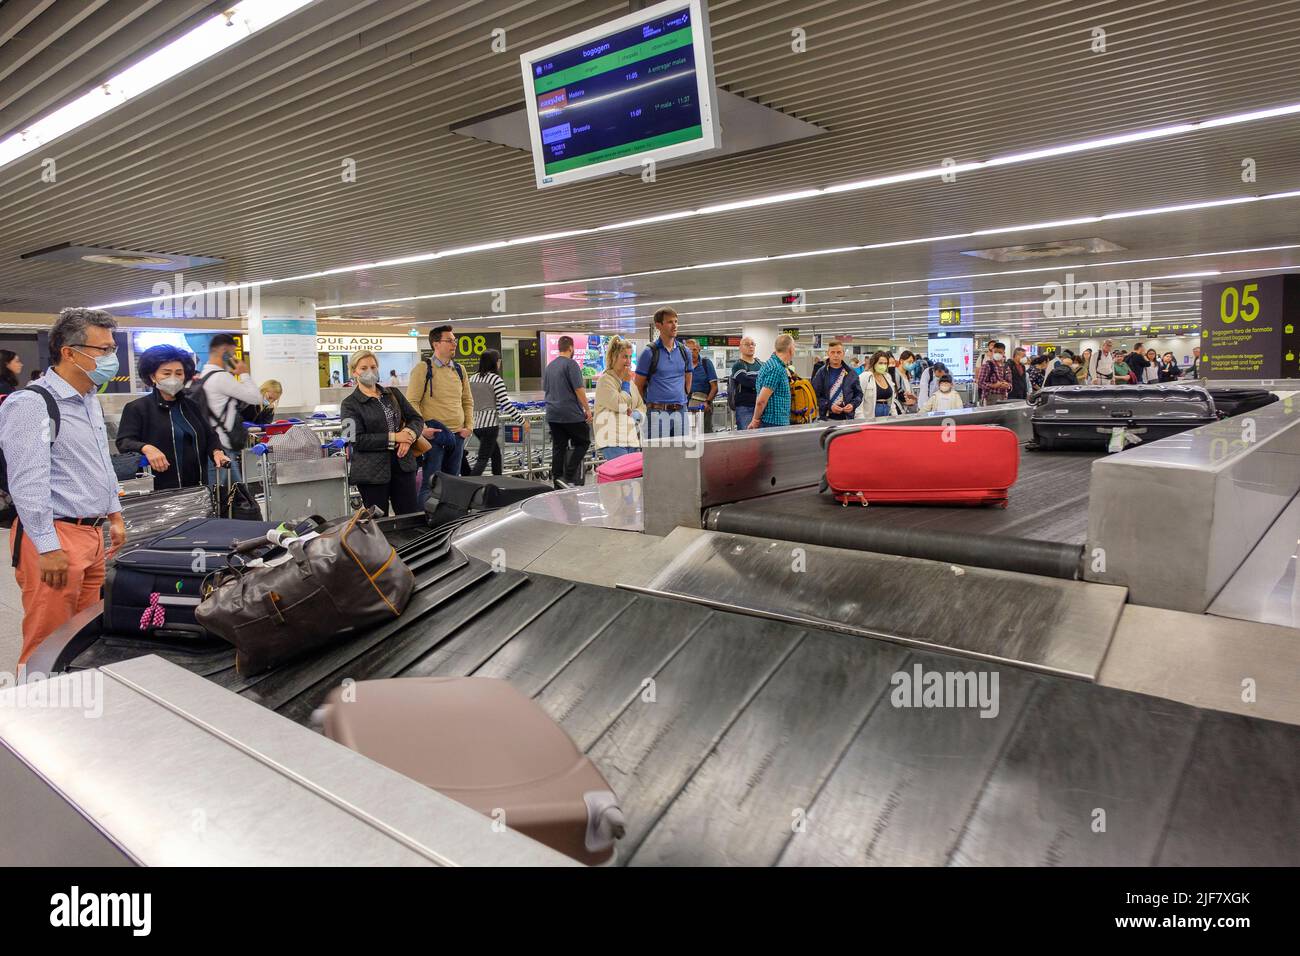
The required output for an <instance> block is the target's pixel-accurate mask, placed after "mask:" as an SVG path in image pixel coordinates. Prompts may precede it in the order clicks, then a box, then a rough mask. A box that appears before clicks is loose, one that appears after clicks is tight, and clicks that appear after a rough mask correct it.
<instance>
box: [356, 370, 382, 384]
mask: <svg viewBox="0 0 1300 956" xmlns="http://www.w3.org/2000/svg"><path fill="white" fill-rule="evenodd" d="M357 381H359V382H360V383H361V384H362V385H374V384H375V383H376V382H378V381H379V373H378V372H374V371H368V372H361V373H360V374H358V375H357Z"/></svg>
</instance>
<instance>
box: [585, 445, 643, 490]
mask: <svg viewBox="0 0 1300 956" xmlns="http://www.w3.org/2000/svg"><path fill="white" fill-rule="evenodd" d="M640 477H641V452H639V451H634V452H632V454H630V455H620V456H619V457H618V458H615V459H614V460H613V461H606V462H602V463H601V464H599V465H597V466H596V484H598V485H603V484H604V483H605V482H607V481H623V480H624V479H627V478H640Z"/></svg>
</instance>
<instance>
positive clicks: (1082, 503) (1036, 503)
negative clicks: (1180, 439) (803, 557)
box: [704, 445, 1102, 580]
mask: <svg viewBox="0 0 1300 956" xmlns="http://www.w3.org/2000/svg"><path fill="white" fill-rule="evenodd" d="M1100 457H1102V455H1101V454H1099V453H1096V452H1060V451H1053V452H1045V451H1027V450H1025V448H1024V446H1023V445H1022V446H1021V448H1020V476H1019V479H1018V480H1017V481H1016V483H1015V485H1014V486H1012V489H1011V494H1010V500H1009V502H1008V504H1007V507H1006V508H998V507H987V506H983V507H943V506H930V505H917V506H910V505H869V506H867V507H863V506H862V505H841V504H840V503H839V502H838V501H836V500H835V498H834V497H833V496H832V495H831V494H830V492H820V493H819V492H818V490H817V489H816V488H801V489H796V490H794V491H787V492H783V493H780V494H774V495H767V496H765V497H762V498H751V499H749V500H746V501H738V502H734V503H731V504H723V505H715V506H714V507H712V508H709V509H707V510H706V512H705V515H704V527H705V528H707V529H709V530H710V531H720V532H726V533H730V534H745V535H752V536H755V537H763V538H777V539H780V540H784V541H797V542H801V543H804V544H820V545H826V546H828V547H835V548H851V549H853V550H856V551H874V552H876V553H878V554H894V555H899V556H900V557H909V558H928V559H930V560H932V561H947V562H949V563H951V564H966V565H975V566H977V567H983V568H995V569H997V570H1001V571H1020V572H1023V573H1026V574H1041V575H1046V576H1048V577H1054V578H1066V579H1069V580H1074V579H1076V578H1078V577H1079V570H1080V562H1081V558H1082V555H1083V545H1084V542H1085V541H1086V539H1087V536H1088V480H1089V476H1090V473H1091V466H1092V462H1093V461H1095V460H1096V459H1097V458H1100Z"/></svg>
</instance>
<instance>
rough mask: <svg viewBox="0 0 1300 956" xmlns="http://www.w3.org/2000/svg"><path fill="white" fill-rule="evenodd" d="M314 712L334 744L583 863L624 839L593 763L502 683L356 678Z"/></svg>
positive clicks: (614, 801)
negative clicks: (318, 710) (500, 821)
mask: <svg viewBox="0 0 1300 956" xmlns="http://www.w3.org/2000/svg"><path fill="white" fill-rule="evenodd" d="M318 716H319V719H320V720H321V722H322V723H323V725H324V730H325V734H326V736H328V737H329V738H330V739H332V740H336V741H338V742H339V743H341V744H343V745H345V746H347V747H350V748H351V749H352V750H355V751H357V752H358V753H361V754H364V755H365V756H367V757H369V758H370V759H371V760H374V761H375V762H376V763H381V764H383V765H384V766H386V767H389V768H390V769H392V770H396V771H397V772H398V773H401V774H404V775H405V776H407V777H410V778H411V779H413V780H418V781H419V782H420V783H422V784H424V785H425V786H427V787H432V788H433V789H434V790H437V791H438V792H439V793H442V794H445V795H446V796H448V797H451V798H452V799H454V800H457V801H459V802H460V803H463V804H465V805H466V806H467V807H471V808H473V809H475V810H477V811H478V812H480V813H482V814H484V815H485V816H488V817H492V818H493V819H500V820H502V822H504V824H505V825H506V826H508V827H510V828H512V829H514V830H518V831H519V832H521V833H524V834H526V835H527V836H530V837H532V838H533V839H534V840H537V841H538V842H539V843H544V844H546V845H547V846H549V847H551V848H552V849H554V850H558V851H559V852H560V853H564V854H566V855H568V856H571V857H573V858H574V859H575V860H578V861H580V862H582V863H587V864H601V863H607V862H609V861H610V860H611V858H612V857H613V855H614V849H615V842H616V841H617V840H618V839H619V838H620V837H621V836H622V835H623V830H624V821H623V813H622V811H621V810H620V809H619V807H618V798H617V797H616V796H615V795H614V792H613V791H612V790H610V787H609V784H608V783H607V782H606V781H605V778H604V776H602V775H601V772H600V771H599V770H597V769H596V765H595V764H593V763H592V762H591V760H589V759H588V758H587V756H586V755H585V754H584V753H583V752H582V751H580V750H579V749H578V748H577V746H576V745H575V744H574V743H573V741H572V740H571V739H570V738H569V735H568V734H566V733H565V732H564V730H563V729H562V728H561V727H560V726H559V725H558V724H556V723H555V721H553V720H552V719H551V718H550V716H549V715H547V713H546V712H545V711H544V710H542V708H541V707H540V706H538V705H537V704H536V703H535V702H534V701H533V700H532V699H531V698H529V697H528V696H526V695H525V694H523V693H521V692H519V691H518V690H516V689H515V688H514V687H513V686H511V685H510V684H509V683H507V682H506V681H503V680H496V679H493V678H487V677H407V678H402V677H399V678H393V679H390V680H371V681H358V682H357V683H355V684H353V685H351V686H350V688H349V691H348V694H347V695H346V699H345V695H344V690H343V688H337V687H336V688H335V689H334V690H333V691H331V692H330V695H329V697H328V698H327V699H326V702H325V706H324V708H323V709H322V712H320V713H319V715H318Z"/></svg>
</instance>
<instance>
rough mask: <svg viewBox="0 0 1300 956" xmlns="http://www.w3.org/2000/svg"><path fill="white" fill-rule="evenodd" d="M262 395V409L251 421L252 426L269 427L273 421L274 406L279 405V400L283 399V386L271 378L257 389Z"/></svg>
mask: <svg viewBox="0 0 1300 956" xmlns="http://www.w3.org/2000/svg"><path fill="white" fill-rule="evenodd" d="M257 390H258V391H259V392H261V393H262V407H261V408H260V409H258V411H257V417H256V418H254V419H253V422H254V424H257V425H269V424H270V423H271V422H273V421H275V406H276V405H278V404H280V399H281V398H283V397H284V386H283V385H281V384H280V383H279V382H277V381H276V380H275V379H273V378H268V379H267V380H266V381H265V382H263V383H262V384H261V385H259V386H258V387H257Z"/></svg>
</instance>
